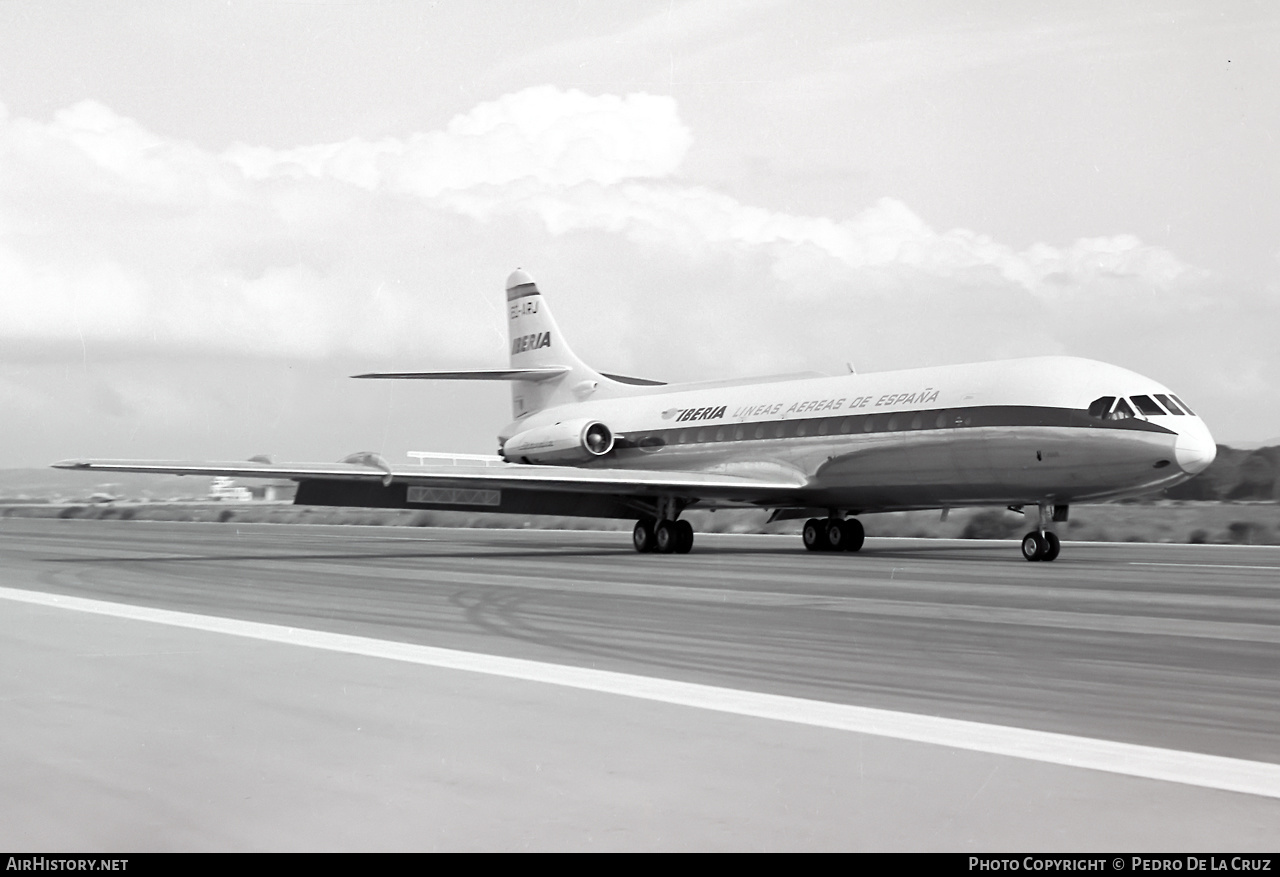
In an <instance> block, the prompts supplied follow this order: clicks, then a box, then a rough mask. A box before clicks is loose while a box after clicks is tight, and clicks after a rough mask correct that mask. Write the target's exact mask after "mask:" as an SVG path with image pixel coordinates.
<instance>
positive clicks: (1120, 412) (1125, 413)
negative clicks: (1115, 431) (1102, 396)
mask: <svg viewBox="0 0 1280 877" xmlns="http://www.w3.org/2000/svg"><path fill="white" fill-rule="evenodd" d="M1132 416H1133V409H1132V408H1130V407H1129V403H1128V402H1126V401H1124V400H1123V399H1121V400H1120V401H1119V402H1117V403H1116V407H1115V409H1114V410H1113V411H1112V412H1111V414H1109V415H1108V416H1107V420H1127V419H1128V418H1130V417H1132Z"/></svg>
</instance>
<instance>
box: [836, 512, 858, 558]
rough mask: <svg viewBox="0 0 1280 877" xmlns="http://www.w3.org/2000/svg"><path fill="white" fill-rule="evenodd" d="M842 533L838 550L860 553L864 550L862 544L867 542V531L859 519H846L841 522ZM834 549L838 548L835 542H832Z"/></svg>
mask: <svg viewBox="0 0 1280 877" xmlns="http://www.w3.org/2000/svg"><path fill="white" fill-rule="evenodd" d="M840 533H841V539H840V543H839V546H838V549H839V550H841V551H858V550H859V549H861V548H862V543H863V542H865V541H867V531H866V530H864V529H863V528H862V522H861V521H859V520H858V519H857V518H845V519H844V520H843V521H841V522H840ZM832 547H837V546H836V543H835V540H832Z"/></svg>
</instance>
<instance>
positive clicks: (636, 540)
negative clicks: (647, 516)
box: [631, 520, 658, 554]
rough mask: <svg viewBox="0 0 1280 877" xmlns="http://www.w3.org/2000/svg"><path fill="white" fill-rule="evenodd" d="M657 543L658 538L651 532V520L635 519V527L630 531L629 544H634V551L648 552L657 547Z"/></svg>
mask: <svg viewBox="0 0 1280 877" xmlns="http://www.w3.org/2000/svg"><path fill="white" fill-rule="evenodd" d="M657 543H658V540H657V539H656V538H655V536H654V532H653V521H645V520H640V521H636V527H635V529H634V530H632V531H631V544H632V545H634V546H635V549H636V551H638V552H640V553H641V554H648V553H649V552H651V551H653V550H654V548H655V547H657Z"/></svg>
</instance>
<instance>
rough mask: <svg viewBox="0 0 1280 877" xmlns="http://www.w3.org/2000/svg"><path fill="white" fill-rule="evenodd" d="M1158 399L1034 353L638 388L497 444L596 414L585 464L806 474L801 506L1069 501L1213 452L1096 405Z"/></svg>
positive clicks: (1174, 431)
mask: <svg viewBox="0 0 1280 877" xmlns="http://www.w3.org/2000/svg"><path fill="white" fill-rule="evenodd" d="M1156 394H1163V395H1164V396H1169V395H1171V394H1170V392H1169V390H1168V389H1167V388H1165V387H1163V386H1161V385H1160V384H1158V383H1157V382H1155V381H1153V380H1151V379H1149V378H1146V377H1143V376H1142V375H1139V374H1136V373H1135V372H1131V371H1128V370H1126V369H1122V368H1119V367H1117V366H1112V365H1107V364H1105V363H1101V362H1096V361H1093V360H1087V359H1078V358H1074V357H1037V358H1032V359H1020V360H1007V361H1000V362H984V363H973V364H969V365H956V366H945V367H934V368H919V369H910V370H904V371H893V372H880V373H873V374H865V375H842V376H838V377H808V378H798V379H790V380H776V381H770V382H764V383H745V382H723V383H711V384H697V385H674V386H658V387H652V388H645V389H644V390H642V391H638V392H633V393H632V394H631V395H627V396H625V397H617V398H607V399H592V398H590V397H588V398H587V399H585V400H584V401H581V402H574V403H569V404H564V405H558V406H556V407H554V408H548V409H545V410H542V411H539V412H537V413H535V414H532V415H530V416H528V417H526V418H522V419H520V420H517V421H515V422H513V423H511V424H509V425H508V426H507V427H506V428H505V429H504V430H503V433H502V435H501V436H500V440H502V441H506V440H507V439H509V438H511V437H512V436H514V435H516V434H518V433H521V432H524V431H527V430H529V429H533V428H537V427H542V426H548V425H551V424H555V423H557V422H564V421H569V420H575V419H581V418H589V419H592V420H596V421H599V422H601V423H604V424H606V425H607V426H608V427H609V429H610V430H612V432H613V433H614V435H615V436H616V437H617V442H616V445H615V448H614V450H612V451H611V452H610V453H608V454H607V455H605V456H602V457H599V458H597V459H595V460H592V461H591V462H589V463H584V464H583V465H586V466H600V467H610V468H631V469H658V470H673V471H698V472H715V473H720V474H739V475H747V476H750V475H756V476H759V475H765V474H768V473H771V472H772V473H786V474H789V475H792V476H794V475H797V474H798V475H800V476H802V477H803V478H804V479H805V481H806V484H807V487H806V489H805V496H806V502H807V503H808V504H810V505H813V506H822V507H829V508H838V509H843V510H848V511H889V510H894V509H912V508H939V507H949V506H965V505H990V504H1032V503H1059V504H1065V503H1071V502H1085V501H1099V500H1108V499H1116V498H1121V497H1125V496H1132V495H1135V494H1141V493H1145V492H1148V491H1152V490H1157V489H1160V488H1162V487H1167V486H1170V485H1173V484H1176V483H1178V482H1181V481H1184V480H1186V479H1187V478H1189V477H1190V476H1191V475H1193V474H1195V473H1197V472H1199V471H1201V470H1203V469H1204V468H1205V467H1206V466H1208V464H1209V463H1210V462H1211V461H1212V460H1213V457H1214V453H1215V446H1214V443H1213V439H1212V437H1211V436H1210V434H1209V431H1208V429H1207V428H1206V427H1205V425H1204V423H1203V422H1202V421H1201V420H1200V418H1199V417H1197V416H1195V415H1193V414H1191V413H1178V414H1174V413H1169V411H1166V410H1165V409H1164V408H1161V409H1160V411H1161V413H1145V414H1144V413H1141V412H1137V413H1136V416H1132V417H1125V418H1122V419H1112V418H1110V417H1102V416H1092V415H1090V414H1089V413H1088V412H1087V409H1088V408H1089V406H1090V404H1091V402H1093V401H1094V400H1097V399H1099V398H1100V397H1116V398H1119V399H1123V398H1126V397H1133V396H1136V395H1141V396H1144V397H1148V398H1150V397H1153V396H1155V395H1156ZM1168 407H1169V408H1170V409H1172V408H1176V407H1177V406H1176V405H1174V406H1168ZM721 504H724V503H721Z"/></svg>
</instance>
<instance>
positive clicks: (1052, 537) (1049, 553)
mask: <svg viewBox="0 0 1280 877" xmlns="http://www.w3.org/2000/svg"><path fill="white" fill-rule="evenodd" d="M1044 541H1045V543H1046V544H1045V549H1044V557H1042V558H1040V559H1041V560H1057V559H1058V552H1059V551H1061V550H1062V540H1061V539H1059V538H1058V534H1057V533H1048V532H1046V533H1045V534H1044Z"/></svg>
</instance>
